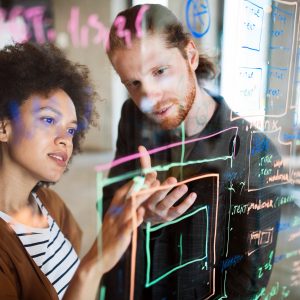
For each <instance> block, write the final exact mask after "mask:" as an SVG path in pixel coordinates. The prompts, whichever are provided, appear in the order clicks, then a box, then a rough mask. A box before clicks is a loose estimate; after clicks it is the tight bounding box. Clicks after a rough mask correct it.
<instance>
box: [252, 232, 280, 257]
mask: <svg viewBox="0 0 300 300" xmlns="http://www.w3.org/2000/svg"><path fill="white" fill-rule="evenodd" d="M273 233H274V228H267V229H265V230H258V231H253V232H250V233H249V244H250V246H249V250H248V253H247V254H248V256H249V255H251V254H252V253H254V252H255V251H257V250H259V249H260V248H262V247H266V246H268V245H270V244H271V243H272V241H273Z"/></svg>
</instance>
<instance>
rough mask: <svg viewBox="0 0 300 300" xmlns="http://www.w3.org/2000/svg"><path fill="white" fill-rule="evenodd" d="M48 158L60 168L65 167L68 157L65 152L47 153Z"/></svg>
mask: <svg viewBox="0 0 300 300" xmlns="http://www.w3.org/2000/svg"><path fill="white" fill-rule="evenodd" d="M48 156H49V157H50V158H51V159H52V160H54V161H55V162H56V163H57V164H58V165H59V166H60V167H66V166H67V160H68V155H67V154H66V153H65V152H55V153H49V154H48Z"/></svg>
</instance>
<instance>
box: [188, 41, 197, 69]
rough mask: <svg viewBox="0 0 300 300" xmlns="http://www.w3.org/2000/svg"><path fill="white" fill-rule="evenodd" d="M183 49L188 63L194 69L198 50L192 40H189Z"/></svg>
mask: <svg viewBox="0 0 300 300" xmlns="http://www.w3.org/2000/svg"><path fill="white" fill-rule="evenodd" d="M185 51H186V55H187V60H188V62H189V65H190V66H191V68H192V69H193V70H194V71H195V70H196V69H197V67H198V64H199V52H198V50H197V48H196V45H195V43H194V41H193V40H189V42H188V44H187V45H186V47H185Z"/></svg>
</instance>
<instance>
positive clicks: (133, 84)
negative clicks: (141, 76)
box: [131, 80, 141, 87]
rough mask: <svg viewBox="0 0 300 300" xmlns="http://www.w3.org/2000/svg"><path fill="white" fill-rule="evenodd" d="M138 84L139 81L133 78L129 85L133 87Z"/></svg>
mask: <svg viewBox="0 0 300 300" xmlns="http://www.w3.org/2000/svg"><path fill="white" fill-rule="evenodd" d="M140 84H141V82H140V81H138V80H134V81H132V82H131V85H132V86H133V87H139V86H140Z"/></svg>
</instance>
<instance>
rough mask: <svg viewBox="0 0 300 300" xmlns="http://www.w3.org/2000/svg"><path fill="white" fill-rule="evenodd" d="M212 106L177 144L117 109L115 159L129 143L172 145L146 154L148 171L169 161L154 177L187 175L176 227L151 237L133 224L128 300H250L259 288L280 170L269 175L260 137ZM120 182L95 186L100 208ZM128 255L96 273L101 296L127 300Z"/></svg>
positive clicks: (132, 109) (128, 108)
mask: <svg viewBox="0 0 300 300" xmlns="http://www.w3.org/2000/svg"><path fill="white" fill-rule="evenodd" d="M214 100H215V101H216V102H217V109H216V111H215V113H214V115H213V116H212V118H211V120H210V121H209V122H208V124H207V126H206V127H205V128H204V129H203V130H202V132H201V133H200V134H198V135H195V136H193V137H189V138H186V139H184V140H183V139H182V137H181V135H180V130H179V131H178V130H173V131H168V130H162V129H160V128H159V127H158V126H157V125H156V124H154V123H152V122H151V121H150V120H148V119H147V118H146V117H145V116H144V115H143V114H142V113H141V112H140V111H139V110H138V108H137V107H136V106H135V105H134V103H133V101H132V100H127V101H126V102H125V103H124V105H123V108H122V114H121V120H120V123H119V132H118V140H117V151H116V156H115V159H117V158H120V157H125V156H127V155H129V154H133V153H136V152H137V147H138V146H139V145H144V146H145V147H146V148H147V149H148V150H151V149H154V148H157V147H161V146H168V145H171V144H174V143H178V145H177V146H174V147H170V148H168V149H166V150H163V151H159V152H157V153H155V154H153V155H151V161H152V167H157V166H168V165H169V164H170V163H176V162H178V163H179V164H178V165H177V166H175V167H173V168H169V169H168V168H166V170H165V171H159V172H158V177H159V179H160V180H163V179H165V178H167V177H169V176H176V177H177V179H178V181H182V180H185V179H191V178H196V179H194V180H192V181H191V182H189V183H188V187H189V193H190V192H195V193H196V194H197V199H196V201H195V203H194V204H193V206H192V207H191V208H190V209H189V210H188V211H187V212H186V213H185V214H184V216H183V218H182V217H181V219H180V221H178V222H173V223H170V224H169V223H168V224H167V225H166V224H165V225H166V226H162V228H160V229H158V227H155V226H153V227H152V229H157V230H153V231H149V230H148V231H147V230H146V229H145V227H144V229H142V228H139V231H138V250H137V258H136V272H135V298H134V299H155V300H156V299H159V300H160V299H206V298H210V299H218V298H219V297H221V296H227V297H228V298H229V299H254V298H255V296H256V295H258V294H259V293H260V291H261V289H262V288H263V287H265V286H266V285H267V282H268V280H269V277H270V274H271V264H272V262H273V259H274V256H275V253H274V250H275V245H276V239H277V230H276V228H277V225H278V222H279V215H280V213H279V208H276V207H275V206H274V202H275V198H276V197H277V195H278V193H279V188H278V186H279V187H280V184H281V181H280V180H279V179H278V178H277V179H274V178H275V177H272V175H273V174H274V172H275V173H276V172H277V171H279V173H280V172H282V170H281V169H276V170H274V162H275V161H276V160H280V159H281V158H280V156H279V154H278V153H277V151H276V149H275V147H274V145H273V144H272V142H271V141H270V140H269V139H268V138H267V137H266V136H265V135H264V134H263V133H261V132H259V131H257V130H254V129H253V128H252V129H250V125H249V123H248V122H247V121H246V120H244V119H242V118H236V119H235V120H234V121H230V116H231V110H230V109H229V107H228V106H227V105H226V103H225V102H224V100H223V99H222V98H221V97H214ZM233 116H234V117H237V116H236V115H235V114H233ZM182 141H184V142H185V146H184V154H185V155H184V157H183V158H182V157H181V154H182V151H183V148H182V145H181V144H180V142H182ZM189 141H192V142H189ZM262 158H263V159H262ZM180 162H183V165H182V166H180ZM265 169H267V170H269V171H268V172H267V173H266V172H265V171H264V170H265ZM139 170H140V163H139V160H138V159H137V160H131V161H129V162H127V163H124V164H122V165H119V166H116V167H114V168H112V169H111V170H110V174H109V176H110V177H111V178H113V177H115V176H118V175H124V174H127V173H128V172H131V171H137V172H136V174H138V173H139ZM270 170H272V171H270ZM270 172H271V173H270ZM271 177H272V178H273V179H272V178H271ZM127 180H128V179H127ZM276 180H277V181H276ZM124 183H125V181H121V182H118V183H117V184H113V185H109V186H107V187H105V188H104V206H105V207H106V208H107V207H108V205H109V201H110V199H112V195H113V193H114V191H115V190H116V189H117V187H119V186H120V185H122V184H124ZM255 204H256V206H255ZM147 234H148V236H147ZM146 248H148V249H147V250H148V254H147V253H146ZM147 255H148V257H147ZM130 257H131V248H130V249H129V250H128V251H127V252H126V254H125V255H124V256H123V258H122V259H121V261H120V262H119V264H118V265H117V266H116V267H115V268H114V269H113V270H112V271H111V272H109V273H108V274H107V275H106V276H105V279H104V282H103V283H104V285H105V286H106V288H107V289H106V299H129V285H130V264H131V262H130ZM265 266H268V268H265ZM146 283H147V284H148V285H149V287H145V285H146Z"/></svg>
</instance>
